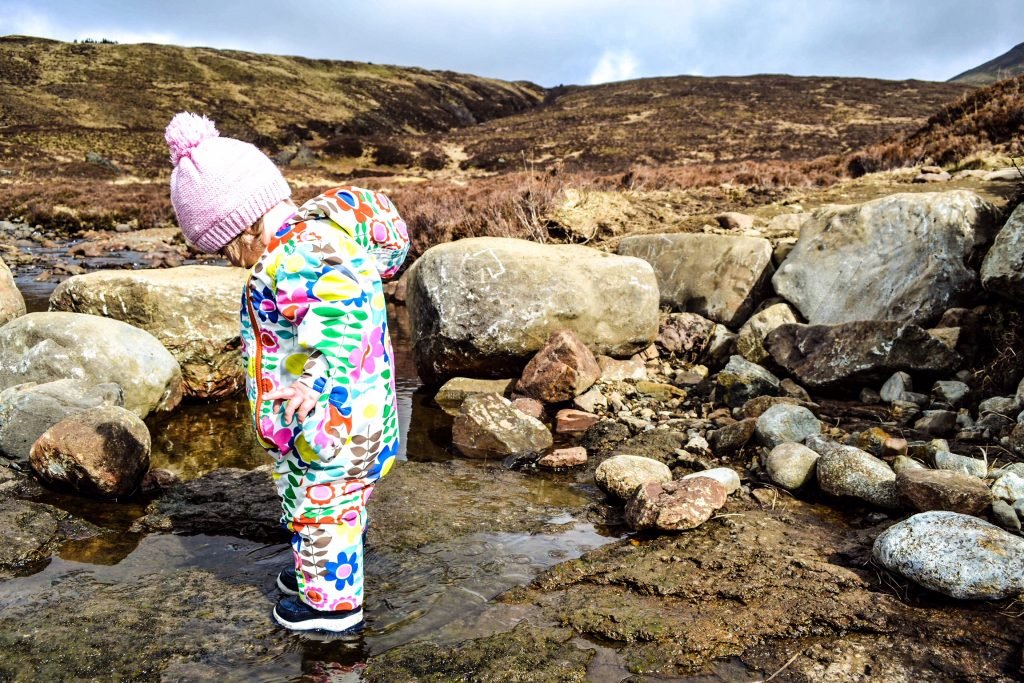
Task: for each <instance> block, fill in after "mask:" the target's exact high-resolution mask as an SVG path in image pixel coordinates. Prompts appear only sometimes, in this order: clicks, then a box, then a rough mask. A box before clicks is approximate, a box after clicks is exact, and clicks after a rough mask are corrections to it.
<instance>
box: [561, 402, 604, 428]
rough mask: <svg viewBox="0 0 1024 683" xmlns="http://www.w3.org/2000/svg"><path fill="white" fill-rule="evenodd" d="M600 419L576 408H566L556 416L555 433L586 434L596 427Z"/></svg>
mask: <svg viewBox="0 0 1024 683" xmlns="http://www.w3.org/2000/svg"><path fill="white" fill-rule="evenodd" d="M600 419H601V418H599V417H598V416H597V415H594V414H593V413H586V412H584V411H582V410H576V409H574V408H565V409H563V410H559V411H558V413H557V414H556V415H555V431H556V432H557V433H559V434H575V433H576V432H585V431H587V430H588V429H590V428H591V427H593V426H594V425H596V424H597V423H598V421H599V420H600Z"/></svg>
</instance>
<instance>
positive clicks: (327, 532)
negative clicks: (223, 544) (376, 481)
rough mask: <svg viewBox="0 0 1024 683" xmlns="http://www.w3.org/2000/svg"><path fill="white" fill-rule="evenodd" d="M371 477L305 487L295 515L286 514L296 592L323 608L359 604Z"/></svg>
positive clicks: (352, 606)
mask: <svg viewBox="0 0 1024 683" xmlns="http://www.w3.org/2000/svg"><path fill="white" fill-rule="evenodd" d="M372 492H373V483H371V482H368V481H365V480H359V479H349V480H344V481H340V482H336V483H330V484H318V485H316V486H311V487H309V488H308V489H307V490H306V496H305V500H304V501H303V504H302V506H301V507H300V509H299V510H298V511H297V512H298V516H297V517H295V518H293V519H291V520H287V526H288V529H289V530H290V531H291V532H292V555H293V558H294V560H295V575H296V578H297V579H298V584H299V597H300V599H301V600H302V601H303V602H305V603H306V604H307V605H309V606H310V607H313V608H314V609H318V610H324V611H346V610H354V609H359V608H361V607H362V605H363V534H364V532H365V531H366V526H367V516H366V501H367V500H369V498H370V494H371V493H372Z"/></svg>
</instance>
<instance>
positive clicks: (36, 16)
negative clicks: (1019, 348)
mask: <svg viewBox="0 0 1024 683" xmlns="http://www.w3.org/2000/svg"><path fill="white" fill-rule="evenodd" d="M6 34H27V35H34V36H45V37H49V38H58V39H61V40H72V39H74V38H79V39H81V38H96V39H100V38H109V39H112V40H117V41H118V42H122V43H129V42H160V43H173V44H177V45H205V46H210V47H222V48H234V49H242V50H251V51H254V52H269V53H277V54H292V55H303V56H307V57H319V58H328V59H350V60H356V61H368V62H375V63H382V64H400V65H406V66H421V67H425V68H429V69H451V70H455V71H462V72H468V73H474V74H478V75H483V76H493V77H497V78H503V79H508V80H518V79H525V80H530V81H534V82H535V83H539V84H541V85H545V86H553V85H558V84H559V83H566V84H568V83H575V84H583V83H600V82H606V81H614V80H623V79H629V78H641V77H644V76H665V75H677V74H693V75H703V76H717V75H744V74H753V73H789V74H796V75H829V76H869V77H875V78H891V79H903V78H918V79H928V80H946V79H948V78H950V77H952V76H954V75H956V74H958V73H960V72H961V71H964V70H966V69H969V68H971V67H974V66H977V65H978V64H981V63H982V62H986V61H988V60H989V59H992V58H993V57H996V56H997V55H1000V54H1002V53H1003V52H1005V51H1006V50H1008V49H1010V48H1011V47H1013V46H1014V45H1016V44H1017V43H1020V42H1024V0H674V1H673V0H632V1H627V0H365V1H364V2H355V1H351V0H318V1H312V2H290V1H288V0H248V1H247V2H231V1H230V0H226V1H220V0H173V1H167V0H162V1H161V0H152V1H150V0H139V1H134V2H129V1H117V0H101V1H98V2H88V1H83V0H31V1H22V0H0V35H6Z"/></svg>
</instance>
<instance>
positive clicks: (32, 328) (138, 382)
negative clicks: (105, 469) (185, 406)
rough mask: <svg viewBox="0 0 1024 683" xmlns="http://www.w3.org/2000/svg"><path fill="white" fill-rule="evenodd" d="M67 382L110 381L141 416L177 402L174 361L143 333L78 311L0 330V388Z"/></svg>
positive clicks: (23, 320)
mask: <svg viewBox="0 0 1024 683" xmlns="http://www.w3.org/2000/svg"><path fill="white" fill-rule="evenodd" d="M66 378H72V379H77V380H81V381H83V382H86V383H88V384H106V383H109V382H113V383H114V384H117V385H118V386H120V387H121V389H122V390H123V392H124V405H125V408H128V409H129V410H131V411H133V412H135V413H137V414H138V415H139V416H140V417H145V416H146V415H147V414H149V413H150V412H151V411H154V410H157V411H165V410H171V409H173V408H174V407H175V406H177V405H178V403H179V402H180V401H181V396H182V381H181V368H180V367H179V366H178V361H176V360H175V359H174V357H173V356H172V355H171V354H170V353H169V352H168V351H167V349H165V348H164V347H163V345H162V344H161V343H160V342H159V341H158V340H157V339H156V338H155V337H154V336H153V335H151V334H150V333H149V332H146V331H144V330H140V329H139V328H137V327H132V326H131V325H129V324H127V323H123V322H121V321H119V320H111V319H109V318H101V317H99V316H95V315H86V314H84V313H63V312H61V313H54V312H51V313H29V314H28V315H24V316H21V317H20V318H15V319H14V320H12V321H11V322H9V323H7V324H6V325H4V326H3V327H0V389H6V388H7V387H11V386H14V385H15V384H24V383H25V382H38V383H40V384H43V383H46V382H52V381H54V380H58V379H66Z"/></svg>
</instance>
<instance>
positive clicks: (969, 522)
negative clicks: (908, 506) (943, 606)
mask: <svg viewBox="0 0 1024 683" xmlns="http://www.w3.org/2000/svg"><path fill="white" fill-rule="evenodd" d="M871 554H872V556H873V557H874V558H875V560H876V561H878V562H879V563H880V564H881V565H882V566H883V567H885V568H886V569H888V570H890V571H892V572H896V573H897V574H900V575H901V576H904V577H906V578H908V579H910V580H911V581H914V582H915V583H918V584H920V585H922V586H924V587H925V588H929V589H931V590H934V591H938V592H939V593H943V594H945V595H948V596H950V597H953V598H958V599H961V600H999V599H1001V598H1008V597H1013V596H1016V595H1019V594H1020V593H1021V592H1022V591H1024V539H1022V538H1020V537H1018V536H1014V535H1012V534H1009V533H1007V532H1005V531H1003V530H1002V529H1000V528H999V527H997V526H995V525H993V524H989V523H988V522H985V521H982V520H980V519H978V518H977V517H972V516H969V515H961V514H958V513H956V512H943V511H934V512H922V513H920V514H917V515H914V516H913V517H910V518H909V519H906V520H904V521H902V522H899V523H897V524H894V525H892V526H891V527H889V528H888V529H887V530H886V531H885V532H884V533H882V535H881V536H879V537H878V538H877V539H875V544H874V547H873V548H872V551H871Z"/></svg>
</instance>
